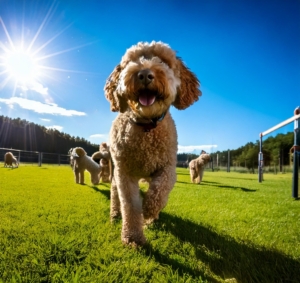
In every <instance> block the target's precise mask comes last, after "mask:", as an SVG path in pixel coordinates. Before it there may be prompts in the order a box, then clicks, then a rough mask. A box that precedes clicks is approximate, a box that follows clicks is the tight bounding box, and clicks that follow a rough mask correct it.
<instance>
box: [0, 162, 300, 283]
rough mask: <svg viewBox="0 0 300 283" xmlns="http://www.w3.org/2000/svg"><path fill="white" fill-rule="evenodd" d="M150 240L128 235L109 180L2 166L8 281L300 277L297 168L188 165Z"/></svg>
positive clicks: (0, 233)
mask: <svg viewBox="0 0 300 283" xmlns="http://www.w3.org/2000/svg"><path fill="white" fill-rule="evenodd" d="M177 173H178V180H177V183H176V185H175V187H174V189H173V191H172V192H171V194H170V198H169V202H168V204H167V206H166V207H165V209H164V210H163V211H162V212H161V214H160V219H159V220H158V221H157V222H156V223H155V224H153V225H152V226H150V227H147V228H146V229H145V234H146V237H147V239H148V243H147V245H146V246H145V247H143V248H139V249H133V248H130V247H127V246H123V245H122V243H121V240H120V234H121V220H120V221H118V222H116V223H114V224H111V223H110V219H109V205H110V201H109V198H110V191H109V185H108V184H100V185H98V186H93V185H92V184H91V182H90V178H89V174H88V173H86V185H78V184H75V182H74V178H73V172H72V171H71V168H70V166H47V165H43V166H42V167H36V166H22V165H21V166H20V168H18V169H10V168H4V167H3V163H2V164H0V282H162V283H165V282H259V283H263V282H267V283H273V282H300V201H298V200H294V199H293V198H292V197H291V181H292V178H291V174H290V173H288V174H277V175H272V174H265V176H264V178H265V181H264V182H263V183H258V181H257V175H253V174H241V173H234V172H230V173H227V172H209V171H206V172H205V174H204V181H203V182H202V183H201V185H196V184H191V183H190V180H189V174H188V170H187V169H183V168H178V169H177Z"/></svg>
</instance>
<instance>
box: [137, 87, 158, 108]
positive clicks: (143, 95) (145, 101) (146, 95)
mask: <svg viewBox="0 0 300 283" xmlns="http://www.w3.org/2000/svg"><path fill="white" fill-rule="evenodd" d="M138 96H139V103H141V104H142V105H143V106H150V105H152V104H153V103H154V102H155V100H156V97H157V92H156V91H153V90H150V89H143V90H141V91H139V94H138Z"/></svg>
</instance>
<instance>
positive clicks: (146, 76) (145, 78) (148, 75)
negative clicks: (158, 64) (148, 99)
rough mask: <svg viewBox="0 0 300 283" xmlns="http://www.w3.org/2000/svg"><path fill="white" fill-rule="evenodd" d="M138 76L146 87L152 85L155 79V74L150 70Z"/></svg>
mask: <svg viewBox="0 0 300 283" xmlns="http://www.w3.org/2000/svg"><path fill="white" fill-rule="evenodd" d="M137 76H138V79H139V81H140V82H141V83H142V84H144V85H148V84H150V83H151V82H152V81H153V79H154V74H153V72H152V71H151V70H150V69H144V70H141V71H139V72H138V75H137Z"/></svg>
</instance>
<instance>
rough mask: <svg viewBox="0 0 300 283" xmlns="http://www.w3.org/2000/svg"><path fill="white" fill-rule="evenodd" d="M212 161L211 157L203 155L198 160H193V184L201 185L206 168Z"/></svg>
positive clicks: (191, 169) (191, 163)
mask: <svg viewBox="0 0 300 283" xmlns="http://www.w3.org/2000/svg"><path fill="white" fill-rule="evenodd" d="M209 161H210V155H209V154H207V153H202V154H200V156H199V157H198V158H196V159H193V160H191V161H190V163H189V168H190V176H191V182H192V183H197V184H200V183H201V182H202V179H203V174H204V167H205V165H206V164H207V163H208V162H209Z"/></svg>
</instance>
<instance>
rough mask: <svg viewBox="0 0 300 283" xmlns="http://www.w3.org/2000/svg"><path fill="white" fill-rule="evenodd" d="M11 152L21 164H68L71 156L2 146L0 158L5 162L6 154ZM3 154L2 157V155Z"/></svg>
mask: <svg viewBox="0 0 300 283" xmlns="http://www.w3.org/2000/svg"><path fill="white" fill-rule="evenodd" d="M7 152H11V153H12V154H13V155H14V156H15V157H16V158H17V160H18V162H19V163H20V164H26V165H36V166H42V165H43V164H52V165H67V164H70V156H69V155H67V154H58V153H48V152H38V151H27V150H19V149H13V148H0V160H1V161H3V162H4V155H5V153H7ZM1 156H2V157H1Z"/></svg>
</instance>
